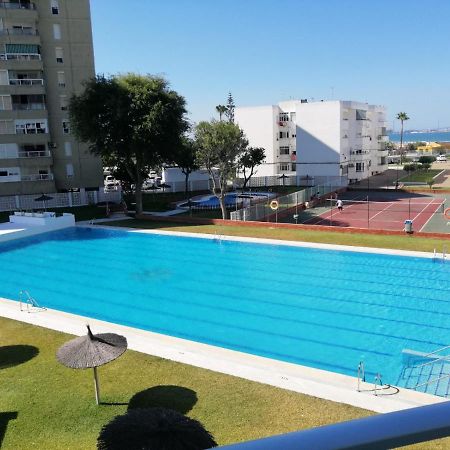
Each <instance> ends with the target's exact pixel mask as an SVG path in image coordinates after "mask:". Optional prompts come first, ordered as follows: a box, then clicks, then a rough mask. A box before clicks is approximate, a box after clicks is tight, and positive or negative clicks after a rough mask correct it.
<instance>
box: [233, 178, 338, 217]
mask: <svg viewBox="0 0 450 450" xmlns="http://www.w3.org/2000/svg"><path fill="white" fill-rule="evenodd" d="M346 186H347V183H346V180H343V179H340V177H339V178H336V179H334V180H332V181H330V182H329V183H326V184H321V185H318V186H312V187H309V188H305V189H302V190H300V191H297V192H293V193H292V194H288V195H283V196H280V197H276V198H274V199H273V200H272V199H271V198H270V196H269V195H268V196H267V198H266V199H265V200H263V201H260V202H258V203H256V204H255V205H251V206H248V207H246V208H242V209H239V210H237V211H232V212H231V213H230V219H231V220H236V221H250V222H251V221H260V222H261V221H270V220H271V219H272V218H273V217H274V216H275V221H278V217H282V216H283V215H287V214H289V213H290V212H298V208H303V207H305V206H309V205H308V204H309V203H314V202H316V201H319V200H320V199H323V198H324V197H325V196H327V195H330V194H332V193H335V192H338V191H340V190H342V189H343V188H345V187H346Z"/></svg>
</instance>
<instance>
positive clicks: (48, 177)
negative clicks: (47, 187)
mask: <svg viewBox="0 0 450 450" xmlns="http://www.w3.org/2000/svg"><path fill="white" fill-rule="evenodd" d="M20 179H21V181H52V180H53V174H52V173H35V174H31V175H22V176H21V177H20Z"/></svg>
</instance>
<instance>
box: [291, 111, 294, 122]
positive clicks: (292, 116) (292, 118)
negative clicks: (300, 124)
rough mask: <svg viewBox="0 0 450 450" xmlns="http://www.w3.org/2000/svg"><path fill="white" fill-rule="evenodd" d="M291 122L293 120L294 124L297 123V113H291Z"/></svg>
mask: <svg viewBox="0 0 450 450" xmlns="http://www.w3.org/2000/svg"><path fill="white" fill-rule="evenodd" d="M291 120H292V122H294V121H295V112H291Z"/></svg>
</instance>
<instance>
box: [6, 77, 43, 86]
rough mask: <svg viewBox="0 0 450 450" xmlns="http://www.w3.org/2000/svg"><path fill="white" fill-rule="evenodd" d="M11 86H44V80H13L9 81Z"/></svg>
mask: <svg viewBox="0 0 450 450" xmlns="http://www.w3.org/2000/svg"><path fill="white" fill-rule="evenodd" d="M9 84H10V85H11V86H43V85H44V80H43V79H42V78H20V79H19V78H12V79H10V80H9Z"/></svg>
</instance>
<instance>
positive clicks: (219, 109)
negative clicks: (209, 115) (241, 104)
mask: <svg viewBox="0 0 450 450" xmlns="http://www.w3.org/2000/svg"><path fill="white" fill-rule="evenodd" d="M216 111H217V112H218V113H219V120H222V116H223V115H224V114H225V113H226V112H227V111H228V109H227V107H226V106H225V105H217V106H216Z"/></svg>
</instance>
